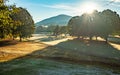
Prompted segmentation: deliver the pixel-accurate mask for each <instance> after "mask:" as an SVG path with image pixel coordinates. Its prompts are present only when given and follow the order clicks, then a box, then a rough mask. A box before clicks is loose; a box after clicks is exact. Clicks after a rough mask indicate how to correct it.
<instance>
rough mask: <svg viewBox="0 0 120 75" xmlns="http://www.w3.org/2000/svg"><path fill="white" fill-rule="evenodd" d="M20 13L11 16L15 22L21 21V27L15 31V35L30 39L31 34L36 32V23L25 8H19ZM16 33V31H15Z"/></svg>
mask: <svg viewBox="0 0 120 75" xmlns="http://www.w3.org/2000/svg"><path fill="white" fill-rule="evenodd" d="M17 9H18V10H19V11H18V12H17V13H13V14H12V15H11V17H12V19H13V20H15V21H19V22H20V24H19V26H18V27H17V28H16V29H15V32H16V33H15V35H16V34H18V36H19V37H20V40H21V38H27V37H30V36H31V34H32V33H33V32H34V28H35V27H34V21H33V19H32V17H31V15H30V14H29V12H28V11H27V10H26V9H24V8H21V7H20V8H17ZM13 32H14V30H13Z"/></svg>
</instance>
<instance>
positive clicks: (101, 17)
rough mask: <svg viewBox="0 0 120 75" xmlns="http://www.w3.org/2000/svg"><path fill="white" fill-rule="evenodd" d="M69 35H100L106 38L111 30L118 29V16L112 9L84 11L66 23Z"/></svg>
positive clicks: (119, 23)
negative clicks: (91, 12) (88, 12)
mask: <svg viewBox="0 0 120 75" xmlns="http://www.w3.org/2000/svg"><path fill="white" fill-rule="evenodd" d="M68 30H69V33H70V35H72V36H78V38H79V37H80V36H81V37H90V39H92V37H93V36H96V37H97V36H100V37H103V38H105V39H106V41H107V37H108V36H109V35H110V34H112V33H113V32H118V31H119V30H120V17H119V15H118V14H117V13H116V12H114V11H112V10H109V9H107V10H104V11H103V12H98V11H97V10H95V11H94V12H93V14H86V13H84V14H83V15H81V16H75V17H72V19H71V20H70V21H69V23H68Z"/></svg>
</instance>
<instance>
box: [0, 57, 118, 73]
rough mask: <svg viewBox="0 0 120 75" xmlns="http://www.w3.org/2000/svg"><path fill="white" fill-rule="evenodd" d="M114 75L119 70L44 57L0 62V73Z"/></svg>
mask: <svg viewBox="0 0 120 75" xmlns="http://www.w3.org/2000/svg"><path fill="white" fill-rule="evenodd" d="M96 74H97V75H114V74H118V75H119V74H120V71H119V70H112V69H109V68H106V67H100V66H96V65H87V64H86V65H85V64H80V65H79V64H72V63H71V64H70V63H63V62H57V61H52V60H45V59H36V58H24V59H23V58H22V59H16V60H13V61H9V62H6V63H0V75H96Z"/></svg>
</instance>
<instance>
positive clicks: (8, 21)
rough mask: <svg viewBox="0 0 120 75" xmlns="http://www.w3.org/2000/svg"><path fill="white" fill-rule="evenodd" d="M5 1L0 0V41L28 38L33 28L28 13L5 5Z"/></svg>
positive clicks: (22, 9)
mask: <svg viewBox="0 0 120 75" xmlns="http://www.w3.org/2000/svg"><path fill="white" fill-rule="evenodd" d="M6 1H7V0H0V39H3V38H8V37H12V38H13V39H14V38H16V37H19V38H20V41H22V38H27V37H30V36H31V34H32V33H33V32H34V29H35V26H34V21H33V19H32V16H31V15H30V14H29V12H28V11H27V10H26V9H24V8H22V7H16V5H6Z"/></svg>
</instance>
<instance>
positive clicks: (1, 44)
mask: <svg viewBox="0 0 120 75" xmlns="http://www.w3.org/2000/svg"><path fill="white" fill-rule="evenodd" d="M17 43H18V41H16V40H14V41H13V40H3V41H0V47H4V46H10V45H15V44H17Z"/></svg>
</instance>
